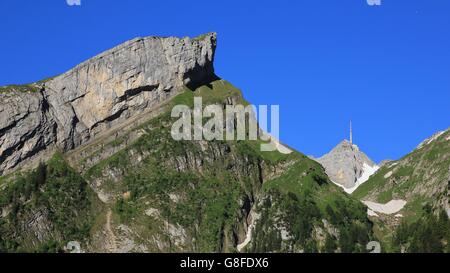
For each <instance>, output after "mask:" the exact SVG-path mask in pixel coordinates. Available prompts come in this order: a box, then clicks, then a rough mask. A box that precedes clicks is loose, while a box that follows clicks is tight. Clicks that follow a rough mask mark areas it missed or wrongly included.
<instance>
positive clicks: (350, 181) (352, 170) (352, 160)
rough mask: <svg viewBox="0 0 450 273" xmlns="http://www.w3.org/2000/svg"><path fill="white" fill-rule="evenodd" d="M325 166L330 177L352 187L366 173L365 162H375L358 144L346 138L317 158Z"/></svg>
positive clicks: (373, 164) (371, 164) (371, 163)
mask: <svg viewBox="0 0 450 273" xmlns="http://www.w3.org/2000/svg"><path fill="white" fill-rule="evenodd" d="M317 161H318V162H319V163H320V164H322V166H324V168H325V170H326V173H327V174H328V176H329V177H330V179H331V180H332V181H333V182H335V183H338V184H340V185H342V186H344V187H345V188H352V187H353V186H355V183H356V181H357V180H358V178H360V177H361V176H362V175H363V173H364V164H366V165H368V166H370V167H373V166H375V163H374V162H373V161H372V160H370V159H369V158H368V157H367V155H365V154H364V153H363V152H361V151H360V150H359V148H358V146H356V145H352V144H351V143H350V142H349V141H347V140H344V141H342V142H341V143H340V144H339V145H337V146H336V147H334V148H333V150H331V152H329V153H328V154H326V155H324V156H323V157H321V158H319V159H317Z"/></svg>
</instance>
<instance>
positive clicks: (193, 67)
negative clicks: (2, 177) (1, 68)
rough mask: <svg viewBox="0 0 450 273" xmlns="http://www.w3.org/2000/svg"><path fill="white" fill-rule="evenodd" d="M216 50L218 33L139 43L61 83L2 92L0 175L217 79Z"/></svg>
mask: <svg viewBox="0 0 450 273" xmlns="http://www.w3.org/2000/svg"><path fill="white" fill-rule="evenodd" d="M215 48H216V33H208V34H205V35H202V36H200V37H198V38H196V39H195V38H194V39H190V38H175V37H168V38H156V37H154V36H150V37H146V38H135V39H133V40H130V41H128V42H125V43H124V44H121V45H118V46H116V47H114V48H112V49H110V50H107V51H105V52H103V53H100V54H99V55H97V56H95V57H93V58H91V59H89V60H87V61H84V62H83V63H81V64H79V65H77V66H75V67H74V68H73V69H71V70H69V71H67V72H65V73H63V74H61V75H59V76H56V77H54V78H51V79H48V80H45V81H41V82H38V83H35V84H30V85H25V86H23V87H22V86H10V87H9V88H8V87H4V88H2V92H0V100H1V102H2V103H1V104H0V112H2V115H0V133H1V134H0V143H1V149H0V173H3V172H5V171H9V170H11V169H14V168H16V167H17V166H18V165H19V164H20V165H22V166H24V165H25V164H22V162H23V161H24V160H26V159H29V158H35V159H37V160H36V161H39V158H40V157H41V155H42V156H43V154H44V151H46V150H50V151H47V158H48V155H50V154H52V153H53V152H55V151H56V150H61V151H64V152H65V151H68V150H71V149H73V148H75V147H78V146H80V145H81V144H82V143H85V142H87V141H88V140H89V139H92V138H93V137H95V135H96V134H98V133H99V132H101V131H103V130H105V129H107V128H108V127H110V126H112V125H114V124H117V123H120V122H123V121H124V120H126V119H127V118H129V117H130V116H132V115H134V114H137V113H140V112H143V111H144V110H145V109H147V108H151V107H153V106H154V105H155V104H156V103H160V102H163V101H168V100H169V99H170V98H171V97H173V96H174V95H175V94H177V93H178V92H180V91H181V89H182V88H183V86H186V85H188V86H194V87H195V86H196V85H198V84H204V83H206V82H208V81H209V80H211V79H214V78H216V77H215V75H214V67H213V61H214V53H215ZM21 91H22V92H21ZM43 158H46V157H45V156H43Z"/></svg>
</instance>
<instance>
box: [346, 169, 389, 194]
mask: <svg viewBox="0 0 450 273" xmlns="http://www.w3.org/2000/svg"><path fill="white" fill-rule="evenodd" d="M378 169H380V167H379V166H378V165H373V166H370V165H369V164H367V163H366V162H364V165H363V174H362V175H361V177H359V178H358V180H357V181H356V183H355V185H354V186H353V187H351V188H344V190H345V192H346V193H349V194H351V193H353V192H354V191H355V190H356V189H357V188H358V187H359V186H361V185H362V184H364V183H365V182H367V180H369V178H370V177H371V176H372V175H373V174H374V173H376V172H377V171H378Z"/></svg>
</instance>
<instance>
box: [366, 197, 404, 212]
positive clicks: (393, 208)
mask: <svg viewBox="0 0 450 273" xmlns="http://www.w3.org/2000/svg"><path fill="white" fill-rule="evenodd" d="M363 203H364V204H365V205H366V206H368V207H369V209H371V210H372V211H374V212H379V213H383V214H396V213H397V212H399V211H400V210H402V209H403V207H405V205H406V203H407V202H406V201H405V200H401V199H399V200H391V201H389V202H388V203H386V204H380V203H375V202H371V201H363Z"/></svg>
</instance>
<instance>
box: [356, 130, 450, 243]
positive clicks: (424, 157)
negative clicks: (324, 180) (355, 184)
mask: <svg viewBox="0 0 450 273" xmlns="http://www.w3.org/2000/svg"><path fill="white" fill-rule="evenodd" d="M449 136H450V131H447V132H446V133H444V134H442V135H441V136H440V137H439V138H437V139H436V140H434V141H433V142H431V143H430V144H428V145H425V146H423V147H421V148H420V149H416V150H414V151H413V152H411V153H410V154H408V155H406V156H404V157H403V158H401V159H400V160H398V161H394V162H390V163H388V164H386V165H385V166H383V167H382V168H381V169H380V170H379V171H378V172H377V173H376V174H375V175H373V176H372V177H371V178H370V179H369V180H368V181H367V182H366V183H365V184H363V185H361V186H360V187H359V188H358V189H357V190H356V191H355V192H354V193H353V196H354V197H356V198H358V199H360V200H368V199H370V200H373V201H376V202H380V203H387V202H389V201H390V200H392V199H404V200H406V201H407V202H408V203H407V204H406V206H405V208H404V209H403V210H402V211H401V214H402V215H403V216H404V217H403V220H402V221H403V222H404V223H403V224H404V225H412V224H414V223H418V222H419V221H424V220H423V219H424V218H427V217H429V213H430V212H427V208H429V207H431V210H432V211H433V212H434V213H437V212H438V211H439V210H441V209H443V204H444V202H445V195H446V194H447V188H448V179H449V166H450V141H449V140H447V138H448V137H449ZM391 218H392V217H387V216H386V217H385V218H383V219H378V218H374V221H375V223H376V226H375V233H376V235H377V237H378V238H380V239H381V240H382V241H383V242H385V245H386V246H387V247H388V248H390V249H391V250H395V249H394V248H395V246H393V245H392V241H393V239H394V238H393V234H394V231H395V229H396V227H397V226H398V223H397V224H395V223H394V224H393V223H392V221H393V220H392V219H391ZM426 221H428V220H426Z"/></svg>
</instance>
